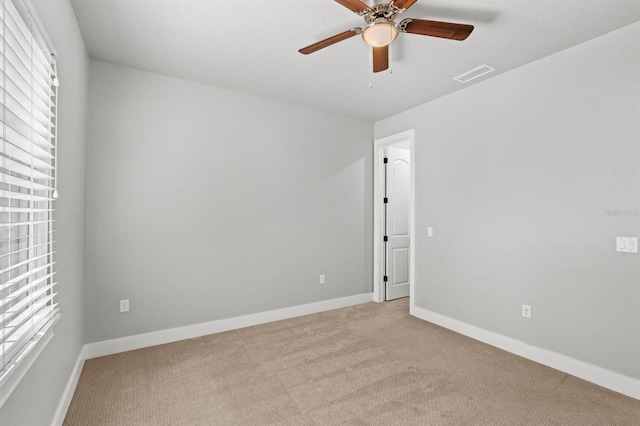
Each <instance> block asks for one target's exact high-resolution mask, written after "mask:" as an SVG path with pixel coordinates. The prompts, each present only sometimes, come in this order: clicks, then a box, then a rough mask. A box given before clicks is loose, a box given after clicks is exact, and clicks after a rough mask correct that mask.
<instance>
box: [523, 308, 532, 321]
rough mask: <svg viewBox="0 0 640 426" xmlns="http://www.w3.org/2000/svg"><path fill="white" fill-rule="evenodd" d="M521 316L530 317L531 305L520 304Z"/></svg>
mask: <svg viewBox="0 0 640 426" xmlns="http://www.w3.org/2000/svg"><path fill="white" fill-rule="evenodd" d="M522 316H523V317H525V318H531V306H529V305H522Z"/></svg>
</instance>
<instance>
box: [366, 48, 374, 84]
mask: <svg viewBox="0 0 640 426" xmlns="http://www.w3.org/2000/svg"><path fill="white" fill-rule="evenodd" d="M371 62H373V47H370V48H369V64H371ZM367 68H368V69H369V89H371V88H372V87H373V70H372V69H371V65H369V66H368V67H367Z"/></svg>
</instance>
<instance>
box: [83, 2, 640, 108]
mask: <svg viewBox="0 0 640 426" xmlns="http://www.w3.org/2000/svg"><path fill="white" fill-rule="evenodd" d="M365 2H367V3H368V4H373V0H369V1H366V0H365ZM72 3H73V5H74V8H75V11H76V14H77V17H78V20H79V22H80V28H81V30H82V33H83V36H84V39H85V42H86V44H87V48H88V50H89V54H90V56H91V57H92V58H95V59H101V60H105V61H109V62H115V63H118V64H122V65H127V66H130V67H134V68H139V69H142V70H147V71H152V72H156V73H160V74H165V75H169V76H174V77H178V78H182V79H186V80H192V81H195V82H199V83H204V84H208V85H211V86H215V87H219V88H224V89H229V90H233V91H237V92H242V93H247V94H251V95H255V96H260V97H264V98H270V99H275V100H279V101H283V102H287V103H291V104H295V105H301V106H305V107H309V108H313V109H318V110H323V111H329V112H334V113H337V114H342V115H347V116H351V117H358V118H362V119H367V120H378V119H381V118H385V117H388V116H390V115H393V114H396V113H399V112H402V111H404V110H407V109H409V108H412V107H414V106H417V105H419V104H422V103H424V102H427V101H430V100H432V99H435V98H437V97H440V96H443V95H445V94H447V93H450V92H453V91H455V90H460V89H462V88H465V87H468V86H469V85H471V84H475V83H477V82H478V81H482V80H484V79H487V78H492V77H493V76H495V75H498V74H499V73H502V72H506V71H508V70H510V69H513V68H515V67H518V66H521V65H523V64H526V63H528V62H531V61H534V60H536V59H539V58H542V57H544V56H547V55H550V54H552V53H555V52H558V51H560V50H563V49H566V48H568V47H570V46H574V45H576V44H578V43H581V42H584V41H587V40H590V39H592V38H594V37H597V36H599V35H602V34H604V33H607V32H609V31H612V30H615V29H617V28H621V27H623V26H625V25H628V24H631V23H634V22H636V21H640V0H485V1H478V0H418V2H417V3H416V4H415V5H413V6H412V7H411V8H410V9H409V10H407V11H406V12H405V13H403V14H402V15H400V16H399V19H397V21H399V20H401V19H404V18H406V17H413V18H422V19H432V20H441V21H449V22H457V23H467V24H472V25H475V30H474V32H473V33H472V34H471V35H470V36H469V38H468V39H467V40H466V41H462V42H460V41H451V40H444V39H437V38H432V37H424V36H418V35H413V34H400V35H399V36H398V39H397V40H396V41H394V43H393V44H392V46H391V68H392V72H391V73H390V72H388V71H387V72H384V73H379V74H375V75H373V77H372V79H373V87H372V88H369V79H370V69H371V64H370V61H371V60H370V52H369V49H368V48H367V44H366V43H365V42H364V41H363V40H362V39H361V38H360V37H359V36H356V37H352V38H351V39H348V40H345V41H342V42H340V43H338V44H335V45H333V46H330V47H328V48H326V49H323V50H320V51H318V52H316V53H313V54H311V55H308V56H305V55H301V54H300V53H298V49H299V48H302V47H304V46H307V45H309V44H312V43H314V42H316V41H319V40H321V39H324V38H327V37H329V36H332V35H335V34H337V33H340V32H342V31H345V30H347V29H350V28H353V27H359V26H362V24H363V20H362V18H360V17H359V16H357V15H355V14H354V13H352V12H351V11H349V10H348V9H346V8H344V7H343V6H341V5H340V4H338V3H336V2H335V1H332V0H244V1H240V0H72ZM593 59H594V61H597V60H598V58H593ZM485 63H486V64H488V65H491V66H492V67H494V68H496V70H497V71H495V72H494V73H492V74H489V75H488V76H486V77H482V78H479V79H477V80H474V81H473V82H471V83H467V84H466V85H465V84H461V83H458V82H456V81H454V80H452V78H453V77H455V76H456V75H458V74H461V73H463V72H465V71H468V70H470V69H472V68H475V67H476V66H478V65H481V64H485Z"/></svg>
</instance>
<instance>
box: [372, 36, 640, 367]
mask: <svg viewBox="0 0 640 426" xmlns="http://www.w3.org/2000/svg"><path fill="white" fill-rule="evenodd" d="M410 128H415V135H416V147H415V153H414V155H415V157H414V158H415V159H416V161H415V163H414V164H416V172H417V184H416V189H417V213H416V218H417V225H416V231H417V242H416V268H417V269H416V273H417V278H416V304H417V306H419V307H421V308H424V309H428V310H431V311H434V312H437V313H440V314H444V315H446V316H449V317H452V318H454V319H458V320H461V321H464V322H467V323H470V324H473V325H476V326H479V327H481V328H484V329H487V330H490V331H494V332H498V333H501V334H503V335H506V336H510V337H513V338H516V339H519V340H521V341H524V342H526V343H528V344H531V345H535V346H539V347H542V348H546V349H549V350H552V351H556V352H559V353H562V354H565V355H568V356H571V357H574V358H577V359H581V360H584V361H587V362H589V363H592V364H595V365H598V366H602V367H604V368H607V369H610V370H614V371H617V372H620V373H623V374H625V375H628V376H631V377H635V378H640V256H638V255H631V254H621V253H615V251H614V248H615V237H616V236H638V235H639V233H640V232H639V231H640V218H638V217H606V216H605V210H614V209H640V23H636V24H634V25H631V26H629V27H626V28H623V29H621V30H618V31H616V32H613V33H610V34H608V35H605V36H603V37H600V38H598V39H595V40H592V41H589V42H587V43H585V44H582V45H579V46H576V47H573V48H571V49H568V50H566V51H563V52H560V53H558V54H556V55H553V56H550V57H547V58H544V59H542V60H539V61H536V62H534V63H531V64H528V65H526V66H523V67H521V68H519V69H517V70H514V71H511V72H508V73H505V74H502V75H499V76H496V77H493V78H490V79H488V80H486V81H484V82H481V83H479V84H476V85H474V86H471V87H469V88H468V89H466V90H463V91H459V92H456V93H453V94H451V95H449V96H446V97H443V98H440V99H438V100H435V101H433V102H430V103H427V104H424V105H422V106H419V107H417V108H415V109H412V110H410V111H407V112H404V113H402V114H399V115H396V116H393V117H390V118H388V119H385V120H382V121H379V122H377V123H375V138H376V139H378V138H382V137H385V136H388V135H391V134H394V133H397V132H400V131H404V130H407V129H410ZM427 226H433V227H434V237H433V238H426V229H427ZM521 304H530V305H532V313H533V317H532V319H530V320H527V319H524V318H522V317H521V314H520V308H521Z"/></svg>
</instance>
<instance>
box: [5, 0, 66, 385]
mask: <svg viewBox="0 0 640 426" xmlns="http://www.w3.org/2000/svg"><path fill="white" fill-rule="evenodd" d="M0 2H1V3H2V12H1V13H0V17H1V19H2V22H1V28H0V37H1V40H0V63H1V64H2V72H1V75H0V85H1V87H0V90H1V92H0V101H1V103H2V105H1V106H0V107H1V111H0V120H1V121H0V137H1V140H0V384H2V382H3V380H6V379H7V378H8V377H9V376H10V375H11V374H12V372H13V371H14V370H15V368H16V367H17V366H18V365H19V363H20V362H21V361H22V360H23V359H24V358H25V356H26V355H27V354H28V353H29V352H30V351H31V350H32V349H33V348H34V347H35V346H36V345H37V342H38V340H39V339H40V338H42V337H43V336H44V335H45V333H46V332H47V330H48V329H50V328H51V326H52V325H53V324H54V322H55V321H56V320H57V318H58V316H59V313H58V307H57V303H56V301H55V296H56V292H55V285H56V281H55V276H56V272H55V269H54V265H55V262H54V260H53V255H54V253H55V252H54V251H53V245H54V239H53V237H54V229H53V221H54V220H53V213H54V206H53V201H54V198H56V196H57V195H56V191H55V188H56V173H55V171H56V99H57V85H58V84H57V83H58V80H57V77H56V64H55V57H54V55H53V54H52V52H51V51H50V49H49V47H48V45H47V43H46V42H45V39H44V37H43V36H42V34H41V33H40V32H39V31H38V28H37V25H36V24H35V23H34V21H33V19H32V17H31V15H30V14H29V12H28V10H27V8H26V7H25V5H24V4H23V3H22V1H21V0H0Z"/></svg>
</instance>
